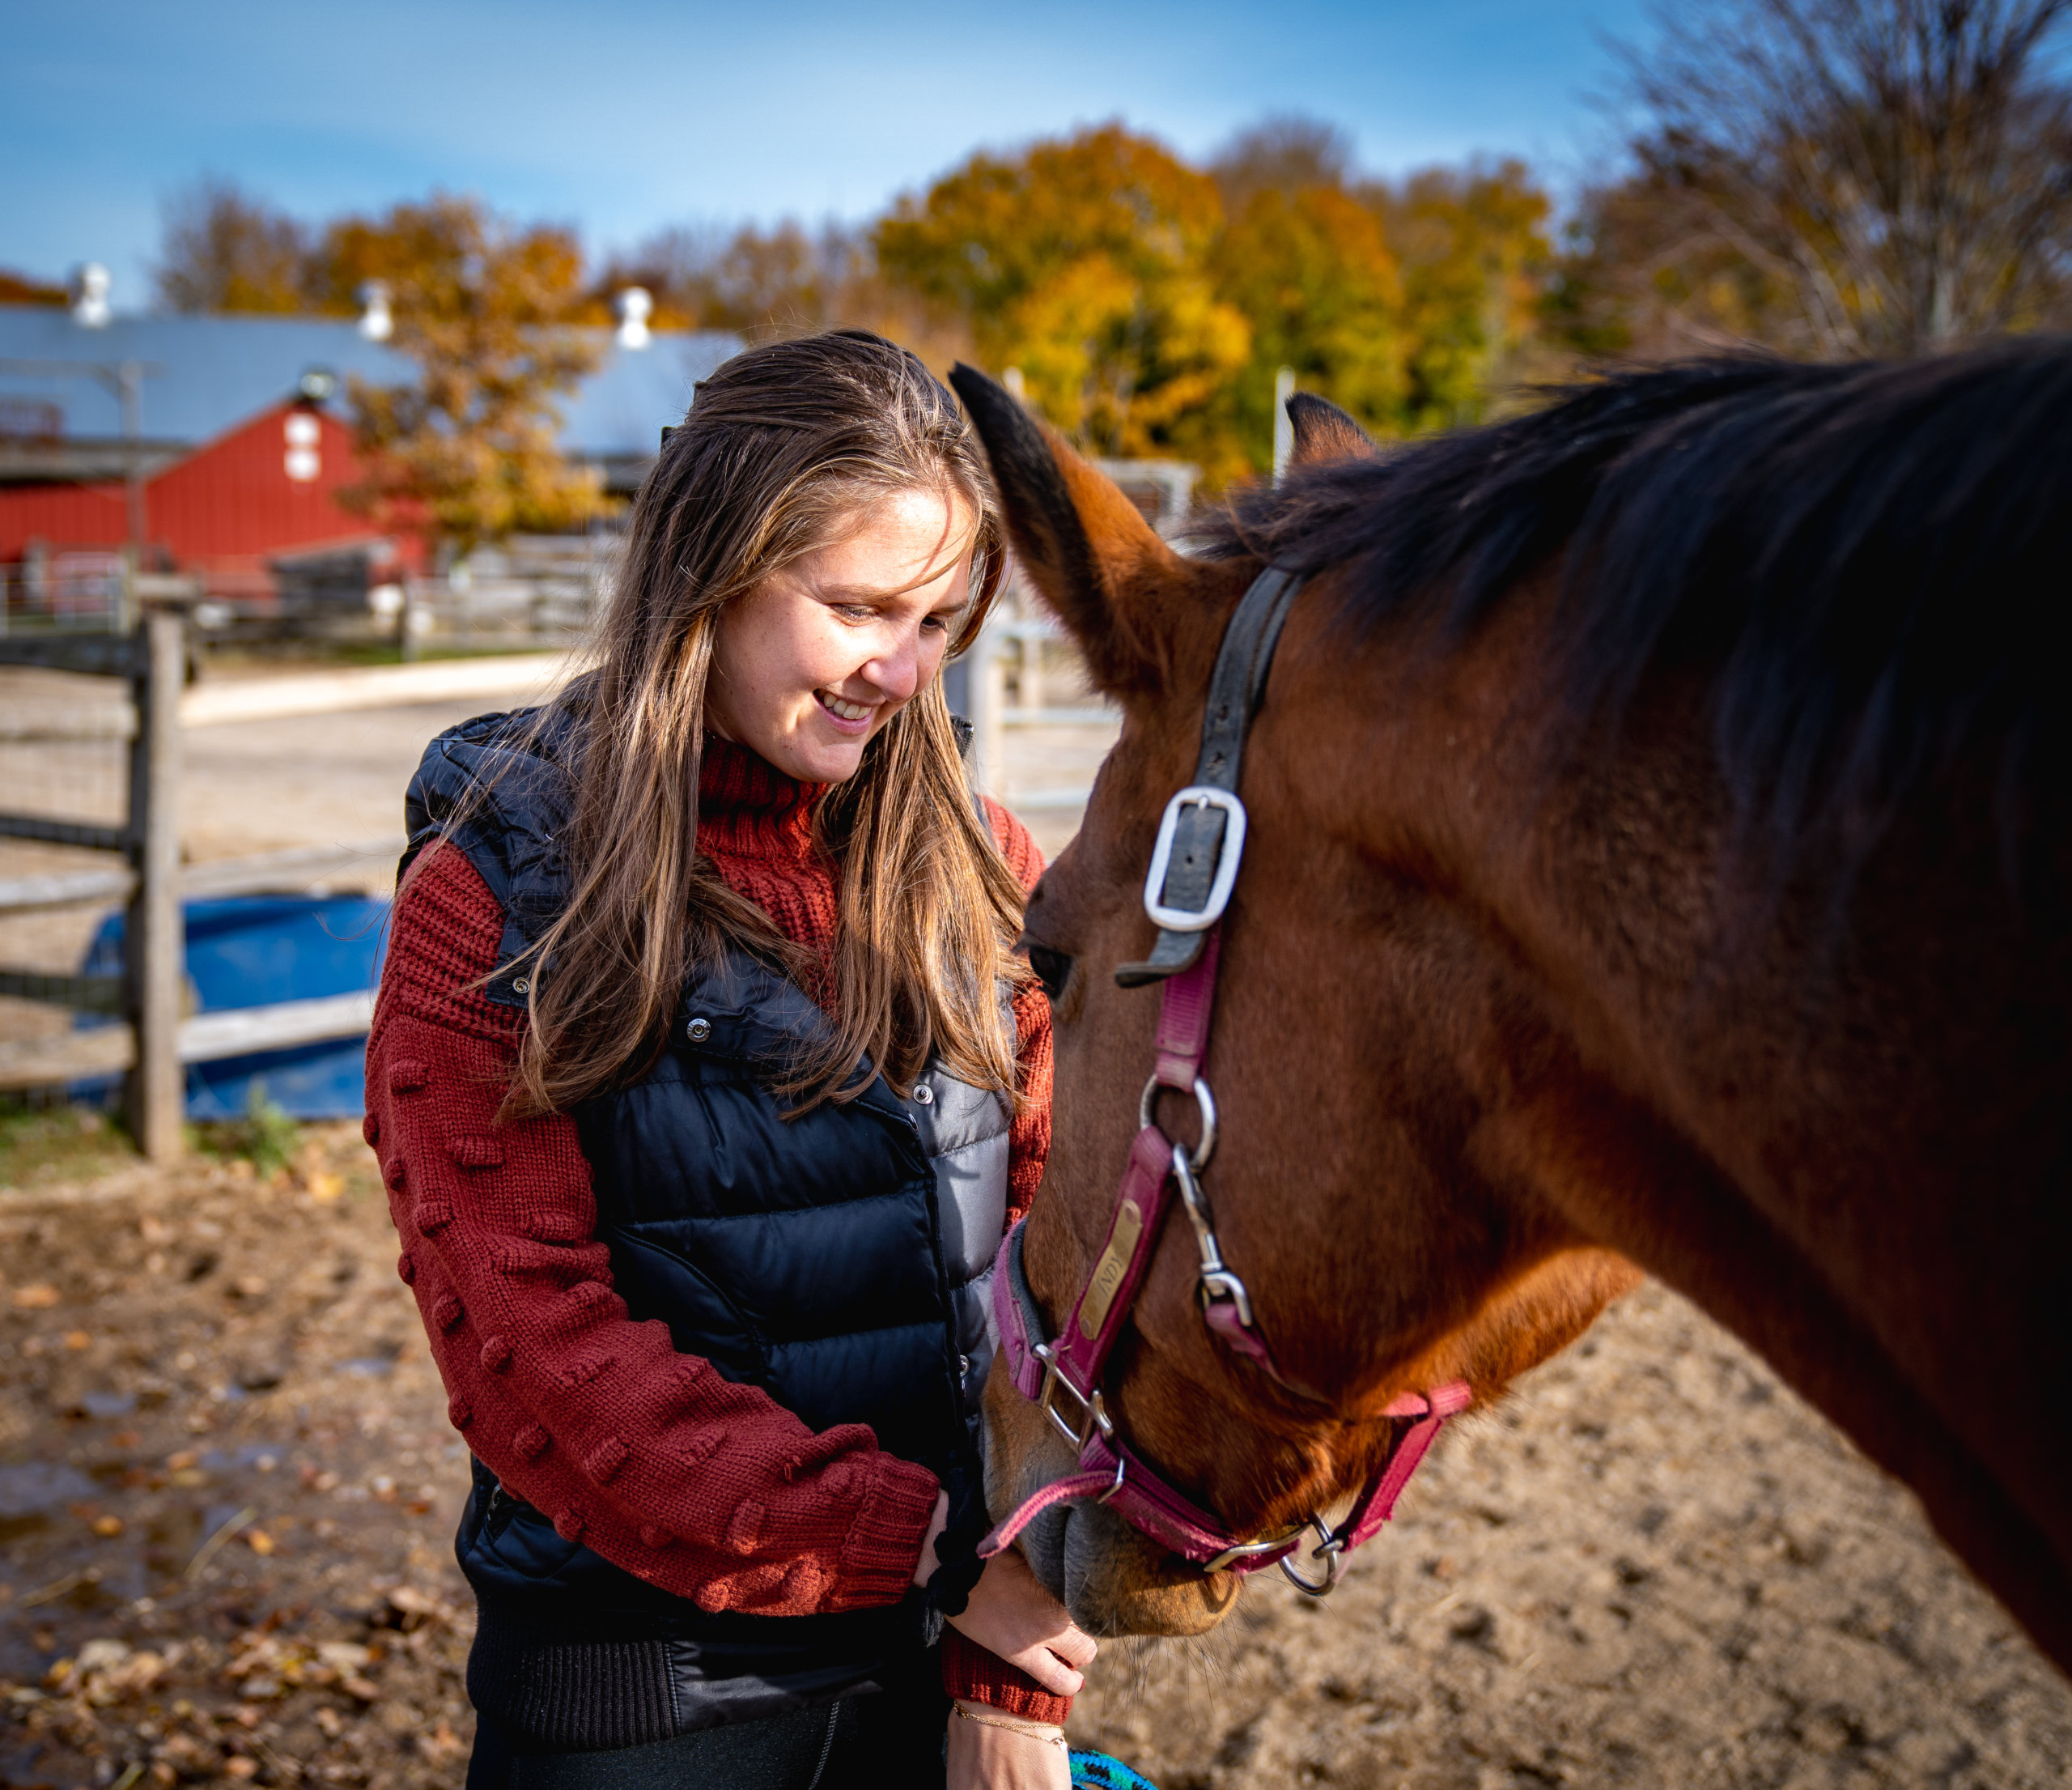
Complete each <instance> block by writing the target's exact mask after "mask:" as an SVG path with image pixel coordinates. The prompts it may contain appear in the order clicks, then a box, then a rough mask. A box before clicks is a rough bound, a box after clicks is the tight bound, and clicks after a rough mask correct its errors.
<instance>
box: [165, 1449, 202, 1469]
mask: <svg viewBox="0 0 2072 1790" xmlns="http://www.w3.org/2000/svg"><path fill="white" fill-rule="evenodd" d="M201 1458H202V1456H201V1455H200V1454H199V1453H198V1452H196V1451H195V1450H194V1449H193V1448H182V1449H181V1450H180V1452H179V1453H178V1454H169V1455H168V1456H166V1457H165V1469H166V1471H167V1472H168V1473H184V1472H185V1471H186V1469H188V1468H189V1467H191V1466H193V1465H194V1463H195V1462H196V1461H197V1460H200V1459H201Z"/></svg>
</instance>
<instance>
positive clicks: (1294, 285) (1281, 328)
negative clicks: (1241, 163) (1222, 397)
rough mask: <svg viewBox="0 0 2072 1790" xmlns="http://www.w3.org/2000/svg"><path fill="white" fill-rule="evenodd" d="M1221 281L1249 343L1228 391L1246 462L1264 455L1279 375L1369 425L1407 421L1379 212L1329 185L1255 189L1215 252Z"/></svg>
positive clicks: (1391, 267) (1398, 285)
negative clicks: (1288, 374) (1285, 373)
mask: <svg viewBox="0 0 2072 1790" xmlns="http://www.w3.org/2000/svg"><path fill="white" fill-rule="evenodd" d="M1215 266H1216V284H1217V289H1218V291H1221V294H1222V295H1223V296H1224V298H1225V299H1226V300H1228V301H1229V303H1231V304H1233V305H1234V306H1235V307H1236V308H1238V310H1240V311H1241V312H1242V313H1244V315H1245V317H1246V318H1247V319H1249V320H1250V324H1251V330H1252V353H1251V356H1250V359H1249V361H1248V362H1247V363H1246V366H1245V368H1244V370H1243V371H1242V372H1241V373H1240V374H1239V375H1238V379H1237V381H1235V383H1234V385H1233V388H1232V389H1231V393H1230V408H1231V414H1232V418H1233V423H1234V426H1235V428H1236V431H1237V432H1238V436H1239V438H1240V439H1241V440H1242V442H1243V443H1244V444H1246V446H1247V447H1248V448H1249V449H1250V460H1251V462H1252V464H1253V465H1254V466H1255V467H1256V468H1258V469H1259V470H1266V468H1267V466H1269V465H1270V463H1271V456H1272V440H1273V427H1274V418H1273V392H1274V381H1275V377H1276V374H1277V372H1279V370H1280V368H1283V367H1290V368H1293V369H1294V371H1295V376H1296V378H1297V382H1298V383H1299V384H1300V385H1301V388H1302V389H1304V390H1306V391H1312V392H1315V393H1318V394H1319V395H1320V396H1323V397H1324V398H1329V399H1330V400H1331V402H1333V403H1334V404H1337V405H1340V406H1343V407H1344V409H1345V410H1348V411H1350V412H1351V413H1352V415H1354V416H1356V417H1357V418H1358V419H1360V421H1361V423H1365V425H1366V426H1367V427H1369V429H1372V430H1375V431H1377V432H1382V433H1394V432H1397V431H1398V430H1399V429H1400V427H1402V423H1403V406H1404V401H1405V395H1406V393H1407V391H1408V376H1407V374H1406V372H1405V368H1404V364H1403V361H1404V353H1405V349H1406V347H1407V346H1408V344H1407V343H1406V342H1405V339H1404V330H1403V280H1402V278H1401V275H1400V273H1399V270H1398V268H1397V266H1396V261H1395V257H1394V256H1393V255H1392V254H1391V253H1390V252H1389V247H1388V244H1387V242H1386V240H1384V237H1383V235H1382V221H1381V219H1380V218H1379V217H1378V216H1377V215H1375V213H1374V211H1373V210H1371V209H1370V208H1369V207H1368V206H1363V205H1361V203H1360V202H1359V201H1358V200H1357V199H1356V198H1353V197H1352V195H1351V194H1350V193H1346V192H1345V191H1344V190H1343V189H1340V188H1339V187H1337V186H1321V185H1318V186H1303V187H1299V188H1297V189H1296V190H1294V191H1293V192H1292V193H1290V192H1284V191H1282V190H1280V189H1278V188H1274V187H1267V188H1265V189H1262V190H1260V191H1259V192H1256V193H1253V194H1252V196H1251V197H1250V199H1249V200H1248V201H1247V202H1246V204H1245V206H1244V208H1243V210H1242V211H1240V212H1239V213H1238V215H1237V217H1236V218H1235V219H1233V220H1232V222H1231V224H1230V226H1229V228H1228V229H1227V230H1226V231H1225V232H1224V234H1223V237H1222V240H1221V242H1220V243H1219V244H1217V246H1216V254H1215Z"/></svg>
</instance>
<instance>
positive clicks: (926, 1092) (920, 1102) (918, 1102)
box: [914, 1082, 936, 1107]
mask: <svg viewBox="0 0 2072 1790" xmlns="http://www.w3.org/2000/svg"><path fill="white" fill-rule="evenodd" d="M935 1103H936V1091H935V1090H934V1089H933V1088H932V1087H930V1086H928V1083H927V1082H919V1083H918V1084H917V1085H916V1086H915V1089H914V1104H915V1106H917V1107H932V1106H933V1105H934V1104H935Z"/></svg>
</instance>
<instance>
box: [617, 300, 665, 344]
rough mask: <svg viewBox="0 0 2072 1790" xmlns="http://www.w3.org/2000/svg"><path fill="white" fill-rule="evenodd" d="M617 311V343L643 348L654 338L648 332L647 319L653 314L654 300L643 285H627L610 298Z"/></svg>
mask: <svg viewBox="0 0 2072 1790" xmlns="http://www.w3.org/2000/svg"><path fill="white" fill-rule="evenodd" d="M612 308H613V309H614V311H616V312H618V345H619V347H622V348H644V347H647V346H648V343H649V342H652V341H653V340H654V339H655V338H654V337H653V336H652V335H651V334H649V333H648V318H649V317H651V316H652V315H653V314H654V310H655V300H654V299H653V297H652V295H650V294H649V292H648V288H647V287H644V286H629V287H625V288H624V289H623V290H622V291H620V293H619V294H618V296H617V297H616V298H614V300H612Z"/></svg>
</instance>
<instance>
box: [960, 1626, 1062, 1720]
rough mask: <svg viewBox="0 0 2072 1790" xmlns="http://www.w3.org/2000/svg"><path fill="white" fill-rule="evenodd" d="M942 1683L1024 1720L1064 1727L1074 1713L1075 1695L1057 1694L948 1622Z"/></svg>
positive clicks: (962, 1695) (968, 1698)
mask: <svg viewBox="0 0 2072 1790" xmlns="http://www.w3.org/2000/svg"><path fill="white" fill-rule="evenodd" d="M942 1687H943V1689H944V1690H946V1691H948V1692H949V1694H950V1695H951V1696H953V1697H957V1698H962V1699H963V1700H964V1701H965V1702H966V1703H987V1704H989V1705H991V1707H993V1708H995V1709H997V1710H1000V1711H1002V1712H1003V1713H1004V1714H1006V1715H1009V1716H1021V1719H1022V1720H1024V1721H1031V1722H1052V1723H1055V1724H1056V1725H1057V1726H1058V1727H1059V1728H1062V1727H1064V1724H1065V1719H1066V1717H1068V1716H1070V1715H1071V1714H1072V1699H1071V1698H1069V1697H1059V1696H1056V1695H1054V1694H1052V1693H1051V1692H1050V1691H1047V1690H1045V1689H1044V1688H1043V1687H1042V1686H1041V1685H1039V1684H1038V1683H1037V1682H1036V1681H1035V1680H1034V1678H1032V1677H1030V1676H1029V1674H1028V1673H1025V1672H1024V1671H1023V1670H1022V1669H1021V1667H1019V1666H1013V1665H1008V1663H1007V1661H1006V1660H1003V1659H1002V1658H1001V1657H1000V1655H998V1654H997V1653H994V1652H989V1651H988V1650H987V1648H983V1647H981V1646H979V1643H977V1642H976V1641H974V1640H972V1639H969V1638H968V1637H967V1636H966V1635H964V1634H963V1633H962V1631H959V1630H957V1629H954V1628H951V1627H949V1626H945V1627H944V1629H943V1631H942Z"/></svg>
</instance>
